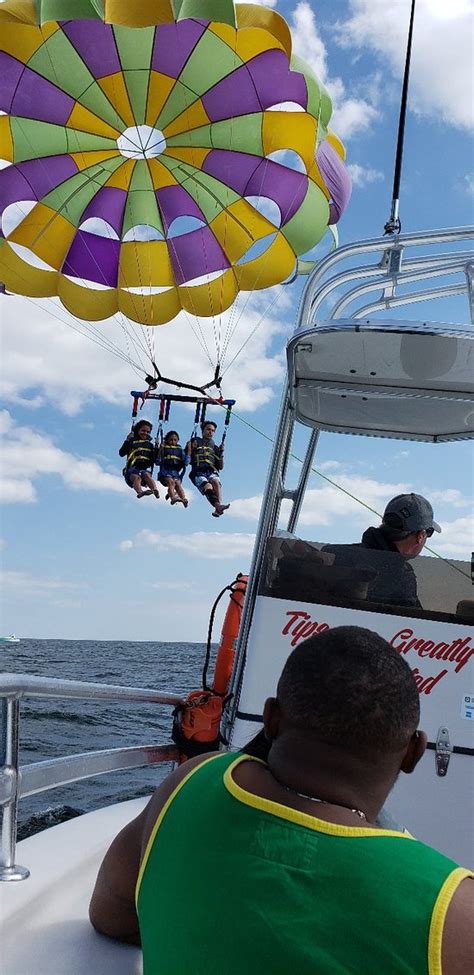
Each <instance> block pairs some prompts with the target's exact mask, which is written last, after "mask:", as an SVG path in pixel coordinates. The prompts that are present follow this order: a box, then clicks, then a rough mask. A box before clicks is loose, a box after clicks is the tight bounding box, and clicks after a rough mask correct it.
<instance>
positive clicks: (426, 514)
mask: <svg viewBox="0 0 474 975" xmlns="http://www.w3.org/2000/svg"><path fill="white" fill-rule="evenodd" d="M382 521H383V524H384V525H388V526H389V527H390V528H395V529H397V530H398V531H402V532H409V533H410V532H418V531H421V530H422V529H423V528H433V529H434V531H435V532H440V531H441V528H440V527H439V525H438V524H437V523H436V521H434V520H433V508H432V507H431V505H430V502H429V501H427V500H426V498H423V497H422V496H421V494H397V496H396V498H392V500H391V501H389V502H388V505H387V507H386V508H385V511H384V513H383V519H382Z"/></svg>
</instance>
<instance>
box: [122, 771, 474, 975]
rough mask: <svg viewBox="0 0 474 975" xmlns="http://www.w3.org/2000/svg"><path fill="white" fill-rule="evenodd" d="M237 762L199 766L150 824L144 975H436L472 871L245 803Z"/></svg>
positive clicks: (377, 834) (249, 798) (144, 880)
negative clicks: (457, 895)
mask: <svg viewBox="0 0 474 975" xmlns="http://www.w3.org/2000/svg"><path fill="white" fill-rule="evenodd" d="M242 761H252V759H249V758H248V757H247V756H242V755H237V756H236V755H235V754H225V755H218V756H214V757H212V758H210V759H208V760H207V761H206V762H204V763H203V764H201V765H198V766H197V767H195V768H194V769H193V770H192V771H191V772H190V773H189V775H188V776H187V777H186V778H185V779H184V780H183V781H182V782H181V783H180V784H179V786H178V787H177V789H176V790H175V792H174V793H173V794H172V795H171V797H170V798H169V799H168V801H167V803H166V805H165V806H164V808H163V810H162V812H161V813H160V815H159V817H158V819H157V822H156V824H155V826H154V829H153V831H152V834H151V836H150V840H149V843H148V846H147V849H146V852H145V856H144V859H143V863H142V867H141V871H140V876H139V879H138V884H137V910H138V916H139V920H140V930H141V937H142V946H143V958H144V975H183V973H188V972H189V973H192V975H348V973H353V975H441V939H442V930H443V923H444V918H445V916H446V911H447V908H448V906H449V903H450V900H451V897H452V895H453V893H454V892H455V890H456V889H457V887H458V885H459V883H460V882H461V880H463V879H464V878H465V877H467V876H470V874H469V872H468V871H467V870H463V869H462V868H460V867H457V865H456V864H455V863H454V862H453V861H452V860H449V859H447V858H446V857H444V856H442V855H441V854H440V853H437V852H436V851H435V850H432V849H431V848H430V847H427V846H425V845H424V844H423V843H420V842H418V841H417V840H414V839H413V838H412V837H411V836H409V835H408V834H404V833H399V832H392V831H388V830H378V829H369V828H367V827H365V828H364V827H347V826H340V825H336V824H334V823H327V822H325V821H324V820H320V819H316V818H314V817H313V816H308V815H307V814H306V813H302V812H299V811H297V810H295V809H290V808H288V807H287V806H283V805H280V804H279V803H274V802H270V801H269V800H267V799H263V798H260V797H258V796H255V795H253V794H251V793H248V792H246V791H244V790H243V789H241V788H240V786H238V785H237V783H236V782H235V781H234V779H233V776H232V772H233V770H234V769H235V768H236V766H237V765H238V764H239V762H242Z"/></svg>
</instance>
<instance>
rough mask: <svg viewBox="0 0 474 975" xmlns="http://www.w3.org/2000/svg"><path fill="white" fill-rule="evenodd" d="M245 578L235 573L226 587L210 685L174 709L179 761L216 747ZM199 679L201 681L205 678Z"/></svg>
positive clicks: (194, 692) (173, 733)
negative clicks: (223, 609) (219, 634)
mask: <svg viewBox="0 0 474 975" xmlns="http://www.w3.org/2000/svg"><path fill="white" fill-rule="evenodd" d="M247 579H248V577H247V576H238V578H237V579H236V580H235V581H234V582H233V583H232V586H231V587H230V597H229V605H228V606H227V611H226V614H225V618H224V624H223V627H222V633H221V639H220V643H219V646H218V648H217V656H216V664H215V668H214V681H213V685H212V688H207V687H206V686H204V688H203V689H202V690H199V691H191V692H190V693H189V694H188V696H187V698H186V701H185V703H184V705H180V706H179V707H178V708H176V710H175V713H174V723H173V732H172V737H173V741H175V742H176V744H177V745H178V748H179V753H180V754H179V763H180V764H182V762H185V761H186V760H187V759H188V758H192V757H193V756H194V755H200V754H202V753H203V752H207V751H212V750H213V749H217V748H218V747H219V744H220V741H221V737H220V723H221V718H222V710H223V707H224V701H225V697H226V694H227V692H228V689H229V684H230V678H231V675H232V667H233V664H234V658H235V644H236V640H237V637H238V635H239V627H240V618H241V615H242V607H243V604H244V598H245V591H246V588H247ZM203 680H204V683H205V678H203Z"/></svg>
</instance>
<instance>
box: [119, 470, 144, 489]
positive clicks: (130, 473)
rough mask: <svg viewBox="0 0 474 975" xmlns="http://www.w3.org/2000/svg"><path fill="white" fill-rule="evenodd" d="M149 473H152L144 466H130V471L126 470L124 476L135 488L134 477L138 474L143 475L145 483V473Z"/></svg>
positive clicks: (129, 484) (130, 485)
mask: <svg viewBox="0 0 474 975" xmlns="http://www.w3.org/2000/svg"><path fill="white" fill-rule="evenodd" d="M149 473H150V471H148V470H146V469H144V468H143V467H129V468H128V471H124V474H123V476H124V478H125V480H126V482H127V484H128V486H129V487H131V488H133V484H132V477H135V476H136V475H137V474H138V476H139V477H141V479H142V484H143V483H144V481H143V474H149Z"/></svg>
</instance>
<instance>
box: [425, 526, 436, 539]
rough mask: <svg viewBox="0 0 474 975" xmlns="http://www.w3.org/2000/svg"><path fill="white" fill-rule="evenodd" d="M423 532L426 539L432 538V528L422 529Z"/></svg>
mask: <svg viewBox="0 0 474 975" xmlns="http://www.w3.org/2000/svg"><path fill="white" fill-rule="evenodd" d="M424 532H425V535H426V537H427V538H431V536H432V534H433V532H434V528H425V529H424Z"/></svg>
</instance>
